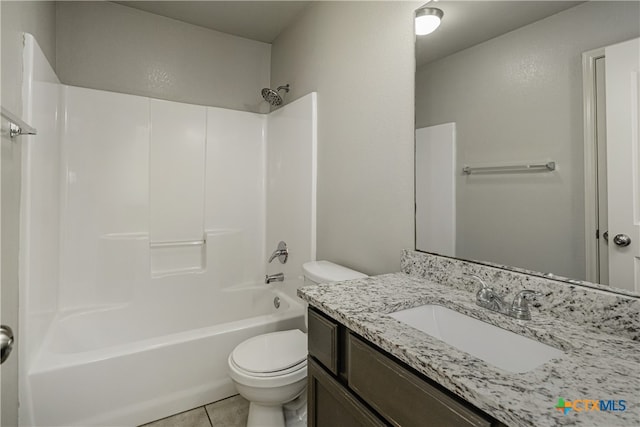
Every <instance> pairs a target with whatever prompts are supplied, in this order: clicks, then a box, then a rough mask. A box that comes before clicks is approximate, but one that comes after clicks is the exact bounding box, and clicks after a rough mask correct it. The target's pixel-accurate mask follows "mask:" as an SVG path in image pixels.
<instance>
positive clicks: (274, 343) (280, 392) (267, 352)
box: [229, 329, 307, 427]
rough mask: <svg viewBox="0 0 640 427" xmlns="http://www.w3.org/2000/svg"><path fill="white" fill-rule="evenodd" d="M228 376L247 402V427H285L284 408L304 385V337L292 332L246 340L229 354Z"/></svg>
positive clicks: (298, 394) (305, 351)
mask: <svg viewBox="0 0 640 427" xmlns="http://www.w3.org/2000/svg"><path fill="white" fill-rule="evenodd" d="M229 376H230V377H231V379H232V380H233V382H234V383H235V386H236V389H237V390H238V393H240V395H242V396H243V397H244V398H245V399H247V400H248V401H249V402H250V403H249V419H248V421H247V426H249V427H250V426H262V427H282V426H285V418H284V412H283V405H284V404H285V403H288V402H291V401H293V400H295V399H296V398H297V397H299V396H300V395H301V394H302V392H303V391H304V390H305V387H306V385H307V335H306V334H305V333H303V332H302V331H300V330H299V329H293V330H289V331H281V332H272V333H269V334H263V335H258V336H256V337H253V338H249V339H248V340H246V341H244V342H243V343H241V344H240V345H238V346H237V347H236V348H235V349H234V350H233V352H232V353H231V354H230V355H229ZM304 409H305V410H306V408H304Z"/></svg>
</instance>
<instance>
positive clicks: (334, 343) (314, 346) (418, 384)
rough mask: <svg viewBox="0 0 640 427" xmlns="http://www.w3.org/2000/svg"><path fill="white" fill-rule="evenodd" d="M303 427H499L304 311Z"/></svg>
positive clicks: (377, 351) (344, 330)
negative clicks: (305, 408)
mask: <svg viewBox="0 0 640 427" xmlns="http://www.w3.org/2000/svg"><path fill="white" fill-rule="evenodd" d="M308 340H309V341H308V342H309V363H308V370H309V371H308V372H309V374H308V378H309V383H308V387H309V389H308V402H309V408H308V425H309V427H335V426H341V427H348V426H385V425H391V426H430V425H432V426H438V427H446V426H451V427H504V425H503V424H502V423H500V422H498V421H496V420H495V419H493V418H492V417H491V416H489V415H487V414H485V413H483V412H482V411H480V410H478V409H477V408H475V407H473V406H472V405H471V404H469V403H468V402H465V401H464V400H462V399H460V398H459V397H457V396H454V395H453V394H452V393H450V392H448V391H447V390H445V389H443V388H442V387H441V386H439V385H437V384H435V383H434V382H433V381H431V380H429V379H427V378H426V377H424V376H423V375H421V374H419V373H418V372H415V371H414V370H413V369H411V368H410V367H409V366H407V365H406V364H404V363H403V362H401V361H399V360H397V359H396V358H394V357H393V356H391V355H389V354H388V353H386V352H385V351H384V350H382V349H380V348H378V347H376V346H374V345H373V344H371V343H370V342H368V341H366V340H364V339H362V338H361V337H359V336H358V335H356V334H355V333H353V332H352V331H350V330H349V329H348V328H346V327H345V326H344V325H342V324H340V323H338V322H336V321H335V320H333V319H331V318H329V317H327V316H326V315H324V314H323V313H320V312H319V311H317V310H315V309H313V308H309V331H308Z"/></svg>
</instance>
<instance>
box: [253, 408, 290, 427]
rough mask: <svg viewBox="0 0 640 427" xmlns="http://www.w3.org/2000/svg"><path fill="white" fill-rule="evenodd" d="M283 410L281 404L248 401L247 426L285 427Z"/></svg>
mask: <svg viewBox="0 0 640 427" xmlns="http://www.w3.org/2000/svg"><path fill="white" fill-rule="evenodd" d="M285 426H286V424H285V422H284V412H283V410H282V406H281V405H275V406H265V405H260V404H259V403H255V402H250V403H249V418H248V419H247V427H285Z"/></svg>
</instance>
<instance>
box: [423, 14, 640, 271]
mask: <svg viewBox="0 0 640 427" xmlns="http://www.w3.org/2000/svg"><path fill="white" fill-rule="evenodd" d="M639 17H640V11H639V3H638V2H588V3H584V4H582V5H579V6H577V7H575V8H572V9H569V10H567V11H564V12H561V13H559V14H557V15H554V16H552V17H549V18H547V19H544V20H542V21H538V22H536V23H533V24H531V25H529V26H526V27H523V28H521V29H519V30H516V31H513V32H511V33H508V34H505V35H503V36H501V37H498V38H495V39H493V40H490V41H488V42H485V43H482V44H480V45H477V46H475V47H472V48H469V49H467V50H464V51H461V52H459V53H457V54H454V55H451V56H449V57H446V58H443V59H441V60H439V61H436V62H433V63H431V64H427V65H425V66H423V67H421V68H420V69H419V70H418V72H417V74H416V127H417V128H421V127H424V126H430V125H435V124H440V123H445V122H452V121H454V122H456V123H457V138H458V139H457V144H458V164H459V165H460V166H461V165H463V164H482V163H485V164H492V163H494V164H495V163H498V164H500V163H501V162H502V163H504V162H512V161H514V160H515V161H517V160H523V161H538V160H546V159H552V160H555V161H557V162H558V170H557V172H554V173H546V174H534V175H532V174H529V175H522V174H520V175H493V176H470V177H464V176H463V175H462V174H460V176H459V178H458V184H457V189H458V193H457V206H458V208H457V226H458V230H457V232H458V234H457V248H458V255H459V256H461V257H464V258H472V259H482V260H488V261H494V262H499V263H503V264H509V265H515V266H519V267H525V268H529V269H533V270H537V271H544V272H553V273H555V274H560V275H564V276H568V277H575V278H583V277H584V275H585V271H584V270H585V260H584V252H585V248H584V177H583V174H584V165H583V144H584V141H583V120H582V115H583V105H582V68H581V67H582V66H581V54H582V52H584V51H587V50H591V49H595V48H598V47H602V46H606V45H609V44H613V43H616V42H619V41H623V40H627V39H630V38H633V37H637V36H638V33H639V32H640V23H639Z"/></svg>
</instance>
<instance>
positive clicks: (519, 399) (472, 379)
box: [298, 273, 640, 427]
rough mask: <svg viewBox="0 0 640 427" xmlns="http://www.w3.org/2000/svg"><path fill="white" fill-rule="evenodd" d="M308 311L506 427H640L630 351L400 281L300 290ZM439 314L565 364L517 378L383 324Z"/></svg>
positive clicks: (455, 292)
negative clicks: (596, 403) (587, 406)
mask: <svg viewBox="0 0 640 427" xmlns="http://www.w3.org/2000/svg"><path fill="white" fill-rule="evenodd" d="M298 295H299V296H300V297H301V298H303V299H304V300H306V301H307V302H308V303H309V305H311V306H312V307H315V308H317V309H318V310H320V311H322V312H324V313H325V314H327V315H328V316H330V317H332V318H333V319H335V320H337V321H338V322H340V323H342V324H344V325H345V326H346V327H348V328H349V329H351V330H352V331H354V332H356V333H357V334H359V335H361V336H362V337H364V338H366V339H367V340H369V341H370V342H372V343H373V344H375V345H377V346H378V347H380V348H382V349H384V350H386V351H387V352H389V353H391V354H392V355H394V356H395V357H397V358H398V359H400V360H402V361H404V362H405V363H407V364H408V365H409V366H411V367H413V368H414V369H416V370H417V371H419V372H421V373H422V374H424V375H425V376H427V377H428V378H430V379H432V380H434V381H436V382H437V383H439V384H441V385H442V386H444V387H445V388H447V389H448V390H450V391H451V392H453V393H455V394H457V395H458V396H460V397H462V398H463V399H465V400H467V401H468V402H470V403H471V404H473V405H475V406H476V407H478V408H479V409H481V410H483V411H485V412H486V413H488V414H489V415H491V416H493V417H495V418H496V419H498V420H500V421H502V422H503V423H505V424H507V425H508V426H540V427H543V426H598V427H605V426H640V401H639V399H640V351H638V350H639V347H640V345H639V344H638V342H637V341H634V340H632V339H629V338H627V337H624V336H616V335H611V334H606V333H602V332H601V331H598V330H597V329H593V328H585V327H583V326H581V325H576V324H571V323H568V322H567V321H566V320H565V321H563V320H562V319H560V318H558V317H552V316H545V315H544V313H539V312H534V313H533V314H532V316H533V319H532V320H530V321H519V320H515V319H512V318H509V317H507V316H504V315H502V314H499V313H494V312H491V311H489V310H486V309H483V308H481V307H479V306H477V305H476V304H475V294H474V293H473V292H468V291H465V290H462V289H456V288H453V287H451V286H445V285H441V284H439V283H436V282H434V281H432V280H429V279H425V278H421V277H415V276H410V275H408V274H405V273H394V274H386V275H382V276H376V277H370V278H366V279H358V280H351V281H347V282H341V283H335V284H323V285H312V286H306V287H303V288H301V289H300V290H299V291H298ZM423 304H439V305H443V306H445V307H449V308H451V309H453V310H456V311H458V312H461V313H464V314H466V315H469V316H472V317H475V318H476V319H479V320H482V321H485V322H487V323H491V324H493V325H496V326H499V327H501V328H504V329H507V330H510V331H512V332H515V333H518V334H521V335H524V336H527V337H529V338H533V339H535V340H538V341H540V342H543V343H545V344H548V345H551V346H553V347H556V348H559V349H561V350H563V351H564V352H565V354H564V355H563V356H562V357H561V358H559V359H553V360H551V361H549V362H547V363H545V364H544V365H542V366H539V367H537V368H536V369H534V370H532V371H529V372H526V373H522V374H514V373H510V372H506V371H503V370H501V369H499V368H497V367H494V366H492V365H489V364H487V363H486V362H484V361H482V360H480V359H477V358H475V357H473V356H471V355H469V354H468V353H465V352H463V351H461V350H458V349H457V348H455V347H452V346H450V345H448V344H447V343H445V342H443V341H440V340H438V339H436V338H433V337H431V336H430V335H427V334H425V333H423V332H421V331H419V330H417V329H414V328H412V327H410V326H408V325H405V324H403V323H401V322H399V321H397V320H395V319H393V318H391V317H389V316H387V314H389V313H392V312H395V311H398V310H402V309H406V308H411V307H416V306H419V305H423ZM558 398H563V399H565V400H578V399H590V400H616V401H618V400H625V401H626V406H627V409H626V411H616V412H610V411H602V412H601V411H586V412H576V411H569V412H568V413H567V414H566V415H565V414H563V412H562V411H559V410H556V409H555V408H554V406H555V405H556V403H557V402H558Z"/></svg>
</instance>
